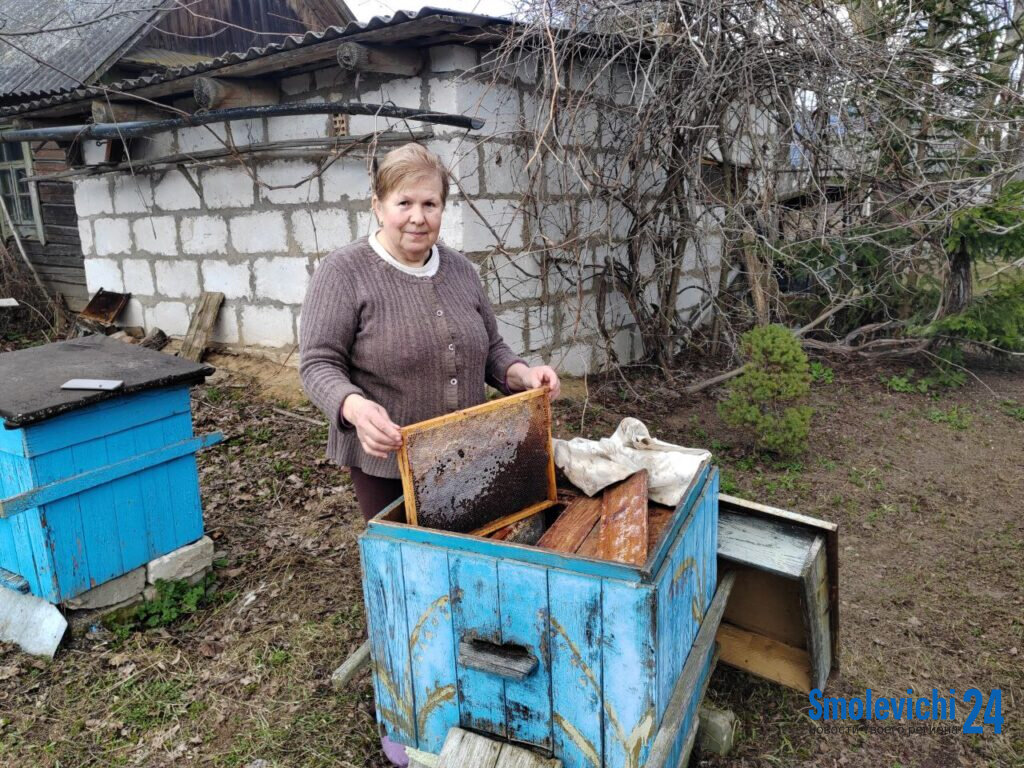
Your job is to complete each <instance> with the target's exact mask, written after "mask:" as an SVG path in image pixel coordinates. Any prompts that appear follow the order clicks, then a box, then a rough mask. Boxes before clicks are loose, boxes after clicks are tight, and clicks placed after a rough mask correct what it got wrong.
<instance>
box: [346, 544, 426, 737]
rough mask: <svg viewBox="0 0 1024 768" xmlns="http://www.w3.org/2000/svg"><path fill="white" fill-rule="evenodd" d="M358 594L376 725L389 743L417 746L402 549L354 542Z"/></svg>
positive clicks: (390, 545) (395, 545) (387, 545)
mask: <svg viewBox="0 0 1024 768" xmlns="http://www.w3.org/2000/svg"><path fill="white" fill-rule="evenodd" d="M359 547H360V552H361V554H362V560H363V594H364V599H365V600H366V616H367V623H368V625H369V626H368V627H367V629H368V632H369V637H370V656H371V657H372V658H373V679H374V686H375V688H376V694H377V696H376V702H377V722H378V723H379V724H380V727H381V729H382V730H383V732H384V733H385V735H387V736H388V738H390V739H391V740H392V741H397V742H398V743H399V744H415V743H416V723H415V718H414V716H413V693H412V670H411V667H410V659H409V645H408V641H409V626H408V623H407V621H406V610H405V588H404V583H403V581H404V580H403V576H402V553H401V545H399V544H397V543H395V542H389V541H384V540H382V539H379V538H377V537H374V536H364V537H362V538H361V539H360V542H359Z"/></svg>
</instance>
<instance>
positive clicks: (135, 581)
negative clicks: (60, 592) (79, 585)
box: [64, 566, 146, 611]
mask: <svg viewBox="0 0 1024 768" xmlns="http://www.w3.org/2000/svg"><path fill="white" fill-rule="evenodd" d="M145 586H146V566H141V567H139V568H136V569H135V570H134V571H129V572H128V573H126V574H124V575H123V576H118V577H117V578H116V579H111V580H110V581H107V582H104V583H103V584H100V585H99V586H98V587H93V588H92V589H90V590H89V591H88V592H83V593H82V594H80V595H78V596H77V597H73V598H71V599H70V600H68V601H67V602H65V603H64V605H65V606H67V607H68V608H70V609H72V610H76V611H88V610H92V609H95V608H109V607H110V606H112V605H116V604H117V603H123V602H124V601H125V600H130V599H131V598H133V597H135V596H136V595H139V594H142V589H143V588H144V587H145Z"/></svg>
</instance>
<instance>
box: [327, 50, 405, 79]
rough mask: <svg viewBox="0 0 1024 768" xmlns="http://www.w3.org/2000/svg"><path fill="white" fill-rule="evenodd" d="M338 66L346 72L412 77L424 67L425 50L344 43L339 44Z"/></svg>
mask: <svg viewBox="0 0 1024 768" xmlns="http://www.w3.org/2000/svg"><path fill="white" fill-rule="evenodd" d="M338 66H339V67H341V68H342V69H343V70H345V71H346V72H377V73H380V74H386V75H405V76H406V77H411V76H413V75H418V74H419V73H420V70H422V69H423V52H422V51H419V50H416V49H414V48H398V47H393V46H369V45H360V44H359V43H342V44H341V45H339V46H338Z"/></svg>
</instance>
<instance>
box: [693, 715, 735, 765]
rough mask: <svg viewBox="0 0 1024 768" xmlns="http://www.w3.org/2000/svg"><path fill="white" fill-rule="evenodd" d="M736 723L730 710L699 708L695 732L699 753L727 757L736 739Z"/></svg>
mask: <svg viewBox="0 0 1024 768" xmlns="http://www.w3.org/2000/svg"><path fill="white" fill-rule="evenodd" d="M737 722H738V721H737V719H736V715H735V714H734V713H733V712H732V711H731V710H728V709H714V708H712V707H706V706H705V707H701V708H700V726H699V728H698V731H697V740H698V742H699V744H700V751H701V752H706V753H708V754H712V755H718V756H720V757H721V756H725V755H728V754H729V753H730V752H731V751H732V747H733V743H734V741H735V739H736V725H737Z"/></svg>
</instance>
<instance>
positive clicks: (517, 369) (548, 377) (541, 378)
mask: <svg viewBox="0 0 1024 768" xmlns="http://www.w3.org/2000/svg"><path fill="white" fill-rule="evenodd" d="M505 382H506V383H507V384H508V388H509V389H510V390H512V391H513V392H516V391H521V390H527V389H537V388H538V387H544V386H547V387H549V388H550V390H551V391H550V392H549V393H548V398H549V399H551V400H554V399H555V398H556V397H558V395H559V393H560V392H561V391H562V384H561V382H559V380H558V374H557V373H555V369H554V368H552V367H551V366H550V365H535V366H533V367H532V368H531V367H530V366H527V365H524V364H523V363H512V365H510V366H509V368H508V371H506V373H505Z"/></svg>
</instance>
